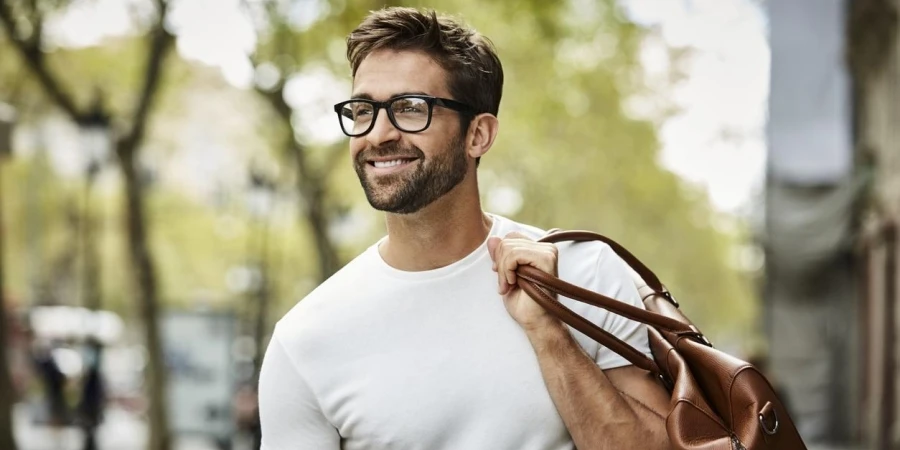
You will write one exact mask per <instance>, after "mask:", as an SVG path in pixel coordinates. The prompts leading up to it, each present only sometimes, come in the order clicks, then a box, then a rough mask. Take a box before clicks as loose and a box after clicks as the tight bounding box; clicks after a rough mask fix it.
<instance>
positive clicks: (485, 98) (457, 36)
mask: <svg viewBox="0 0 900 450" xmlns="http://www.w3.org/2000/svg"><path fill="white" fill-rule="evenodd" d="M385 49H387V50H410V51H422V52H425V53H426V54H428V55H429V56H431V57H432V58H433V59H434V61H435V62H437V63H438V65H440V66H441V68H443V69H444V71H446V72H447V88H448V90H449V91H450V95H451V96H452V97H453V99H454V100H456V101H459V102H463V103H466V104H468V105H469V106H472V107H473V108H475V111H476V112H477V113H491V114H493V115H495V116H496V115H497V112H498V110H499V109H500V96H501V95H502V92H503V67H502V66H501V65H500V58H498V57H497V53H496V51H495V50H494V46H493V44H492V43H491V41H490V40H488V38H486V37H484V36H482V35H481V34H479V33H478V32H477V31H475V30H473V29H471V28H469V27H467V26H465V25H464V24H462V23H461V22H459V21H457V20H455V19H453V18H451V17H448V16H444V15H441V16H438V15H437V13H436V12H435V11H433V10H431V11H424V10H417V9H414V8H401V7H391V8H385V9H381V10H378V11H373V12H371V13H370V14H369V15H368V17H366V18H365V20H363V22H362V23H361V24H359V26H358V27H357V28H356V29H355V30H353V32H351V33H350V35H349V36H348V37H347V59H348V60H350V69H351V71H352V74H353V76H354V77H355V76H356V71H357V69H359V65H360V64H361V63H362V61H363V60H364V59H365V58H366V56H369V55H370V54H371V53H372V52H374V51H376V50H385ZM462 120H463V122H462V123H463V128H464V129H465V128H467V127H468V122H469V120H471V117H463V118H462Z"/></svg>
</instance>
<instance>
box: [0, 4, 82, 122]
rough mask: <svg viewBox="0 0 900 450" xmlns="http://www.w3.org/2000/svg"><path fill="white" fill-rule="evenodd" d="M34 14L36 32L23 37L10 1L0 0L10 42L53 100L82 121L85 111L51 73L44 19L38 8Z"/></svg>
mask: <svg viewBox="0 0 900 450" xmlns="http://www.w3.org/2000/svg"><path fill="white" fill-rule="evenodd" d="M34 15H35V24H33V28H34V32H33V35H32V38H31V39H28V40H25V39H22V38H20V37H19V32H18V29H16V23H15V20H14V19H13V12H12V8H11V7H10V4H9V1H8V0H0V23H2V24H3V29H5V30H6V35H7V36H8V37H9V40H10V42H12V44H13V47H15V48H16V50H17V51H18V52H19V54H20V55H21V56H22V59H23V60H25V63H26V64H27V65H28V66H29V67H30V68H31V71H32V72H34V74H35V76H37V79H38V81H39V82H40V83H41V85H42V86H43V87H44V91H45V92H46V93H47V95H48V96H49V97H50V99H51V101H53V102H54V103H55V104H56V105H57V106H59V107H60V109H62V110H63V111H64V112H65V113H66V114H67V115H68V116H69V117H70V118H71V119H72V120H73V121H75V122H76V123H77V122H81V120H82V119H83V117H84V113H83V112H82V111H79V110H78V108H77V107H76V106H75V102H74V101H73V100H72V97H71V96H70V95H69V93H68V92H66V91H65V90H64V89H63V88H62V85H61V84H60V83H59V81H58V80H57V79H56V78H55V77H54V76H53V74H52V73H50V69H49V68H48V67H47V60H46V59H45V58H44V53H43V52H42V51H41V26H40V24H41V23H42V22H43V19H42V18H41V16H40V13H39V12H38V11H37V10H35V11H34Z"/></svg>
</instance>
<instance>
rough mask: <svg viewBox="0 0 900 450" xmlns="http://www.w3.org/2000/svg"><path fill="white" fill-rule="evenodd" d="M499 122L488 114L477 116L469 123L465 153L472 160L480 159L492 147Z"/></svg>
mask: <svg viewBox="0 0 900 450" xmlns="http://www.w3.org/2000/svg"><path fill="white" fill-rule="evenodd" d="M499 130H500V122H499V121H498V120H497V116H495V115H493V114H489V113H484V114H479V115H477V116H475V118H474V119H472V122H470V123H469V132H468V133H467V134H466V152H468V154H469V156H470V157H472V158H480V157H481V156H482V155H484V154H485V153H487V152H488V150H490V149H491V146H492V145H494V139H496V138H497V132H498V131H499Z"/></svg>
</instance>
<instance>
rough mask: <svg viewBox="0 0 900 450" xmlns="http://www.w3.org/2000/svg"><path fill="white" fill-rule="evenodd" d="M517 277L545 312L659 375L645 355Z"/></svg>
mask: <svg viewBox="0 0 900 450" xmlns="http://www.w3.org/2000/svg"><path fill="white" fill-rule="evenodd" d="M535 270H538V269H535ZM519 276H520V278H519V286H520V287H521V288H522V290H524V291H525V292H526V293H527V294H528V295H529V296H531V298H533V299H534V301H536V302H537V303H538V304H539V305H541V306H542V307H543V308H544V309H545V310H547V311H548V312H550V313H551V314H553V315H554V316H556V317H557V318H559V319H560V320H562V321H563V322H565V323H567V324H569V325H571V326H572V327H573V328H575V329H576V330H578V331H580V332H582V333H584V334H585V335H586V336H588V337H589V338H591V339H593V340H595V341H597V342H599V343H600V344H601V345H603V346H604V347H606V348H608V349H610V350H612V351H614V352H616V353H617V354H619V355H621V356H622V357H623V358H625V359H627V360H628V361H629V362H630V363H632V364H634V365H635V366H637V367H640V368H641V369H644V370H646V371H648V372H650V373H653V374H655V375H659V374H660V371H659V366H658V365H657V364H656V361H654V360H653V359H651V358H648V357H647V355H645V354H643V353H641V352H640V351H638V350H637V349H636V348H634V347H632V346H630V345H628V344H627V343H625V342H624V341H622V340H621V339H619V338H617V337H616V336H614V335H612V334H611V333H610V332H608V331H606V330H604V329H602V328H600V327H598V326H597V325H594V324H593V323H592V322H591V321H589V320H587V319H585V318H584V317H581V316H580V315H578V314H576V313H575V312H574V311H572V310H571V309H569V308H567V307H566V306H565V305H563V304H562V303H560V302H558V301H556V299H554V298H553V296H552V295H550V294H549V293H547V291H545V290H544V289H543V288H542V287H539V286H538V285H537V284H535V283H534V282H532V281H530V280H528V279H527V278H525V277H522V276H521V275H519Z"/></svg>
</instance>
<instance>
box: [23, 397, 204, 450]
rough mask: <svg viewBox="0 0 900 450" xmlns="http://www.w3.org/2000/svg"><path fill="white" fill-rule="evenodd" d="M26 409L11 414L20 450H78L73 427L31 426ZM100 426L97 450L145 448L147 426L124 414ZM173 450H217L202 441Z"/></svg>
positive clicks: (111, 413) (117, 412)
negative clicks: (55, 428) (54, 428)
mask: <svg viewBox="0 0 900 450" xmlns="http://www.w3.org/2000/svg"><path fill="white" fill-rule="evenodd" d="M28 408H29V406H28V405H26V404H18V405H16V407H15V411H14V412H13V422H14V429H15V435H16V443H17V444H18V445H19V449H20V450H81V449H82V442H83V433H82V431H81V430H80V429H78V428H76V427H63V428H60V429H58V430H53V429H52V428H50V427H48V426H43V425H37V424H35V423H33V421H32V418H31V416H30V413H29V410H28ZM105 414H106V416H105V420H104V422H103V424H102V425H101V426H100V428H99V429H98V431H97V444H98V447H99V449H100V450H144V449H145V447H146V445H147V434H148V433H147V424H146V423H145V422H144V421H143V420H141V418H139V417H137V416H135V415H134V414H131V413H129V412H127V411H125V410H122V409H118V408H111V409H108V410H107V411H106V413H105ZM173 444H174V445H173V449H174V450H218V449H217V448H216V447H215V445H214V444H213V443H212V442H210V441H208V440H206V439H203V438H176V439H175V441H174V442H173Z"/></svg>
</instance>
